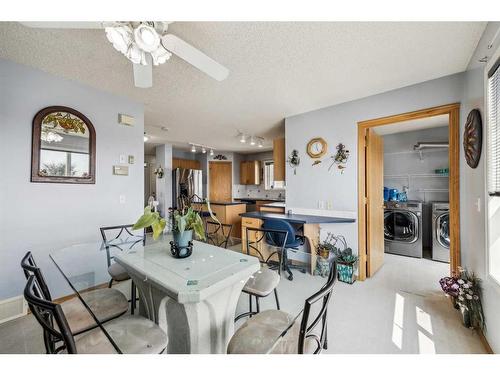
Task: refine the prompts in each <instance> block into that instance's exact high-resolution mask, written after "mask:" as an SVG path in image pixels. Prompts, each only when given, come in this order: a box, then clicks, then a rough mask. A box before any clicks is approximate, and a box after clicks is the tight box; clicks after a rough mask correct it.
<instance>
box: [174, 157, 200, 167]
mask: <svg viewBox="0 0 500 375" xmlns="http://www.w3.org/2000/svg"><path fill="white" fill-rule="evenodd" d="M176 168H184V169H201V167H200V162H199V161H198V160H191V159H179V158H172V169H176Z"/></svg>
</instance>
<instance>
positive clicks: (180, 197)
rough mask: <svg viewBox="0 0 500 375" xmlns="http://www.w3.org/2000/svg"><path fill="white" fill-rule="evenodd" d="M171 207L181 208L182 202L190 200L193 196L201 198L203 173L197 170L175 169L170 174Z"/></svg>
mask: <svg viewBox="0 0 500 375" xmlns="http://www.w3.org/2000/svg"><path fill="white" fill-rule="evenodd" d="M172 187H173V194H172V199H173V205H174V206H175V207H177V208H181V207H182V206H183V204H182V202H186V201H187V200H189V199H191V198H192V197H193V195H197V196H198V197H200V198H203V173H202V171H201V170H198V169H184V168H177V169H174V170H173V172H172Z"/></svg>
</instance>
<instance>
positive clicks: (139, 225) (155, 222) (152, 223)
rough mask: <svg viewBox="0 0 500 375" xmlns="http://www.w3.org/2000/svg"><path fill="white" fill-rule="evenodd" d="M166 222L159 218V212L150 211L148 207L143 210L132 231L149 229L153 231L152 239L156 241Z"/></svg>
mask: <svg viewBox="0 0 500 375" xmlns="http://www.w3.org/2000/svg"><path fill="white" fill-rule="evenodd" d="M166 225H167V221H166V220H165V219H164V218H162V217H161V216H160V213H159V212H156V211H151V207H150V206H146V207H145V208H144V214H143V215H142V216H141V217H140V218H139V220H137V222H136V223H135V224H134V226H133V227H132V229H133V230H138V229H143V228H148V227H151V229H153V239H155V240H157V239H158V237H160V234H162V233H163V230H164V229H165V226H166Z"/></svg>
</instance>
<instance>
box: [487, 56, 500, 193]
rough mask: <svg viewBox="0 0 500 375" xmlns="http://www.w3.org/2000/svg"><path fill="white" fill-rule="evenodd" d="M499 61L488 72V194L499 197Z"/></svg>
mask: <svg viewBox="0 0 500 375" xmlns="http://www.w3.org/2000/svg"><path fill="white" fill-rule="evenodd" d="M499 67H500V59H499V60H498V61H497V62H496V64H495V65H493V67H492V68H491V69H490V71H489V72H488V193H489V194H490V195H496V196H500V69H499Z"/></svg>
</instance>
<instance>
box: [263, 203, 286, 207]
mask: <svg viewBox="0 0 500 375" xmlns="http://www.w3.org/2000/svg"><path fill="white" fill-rule="evenodd" d="M261 207H277V208H285V202H271V203H266V204H263V205H261Z"/></svg>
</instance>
